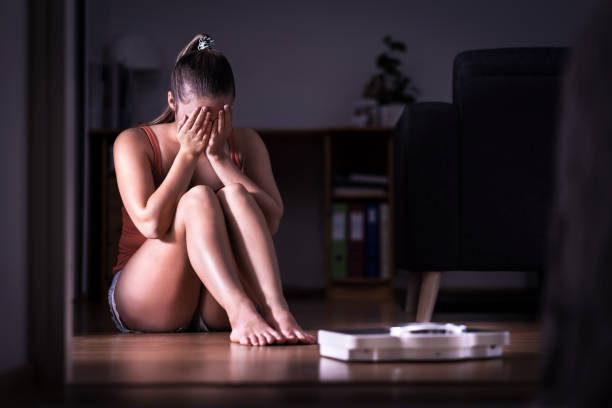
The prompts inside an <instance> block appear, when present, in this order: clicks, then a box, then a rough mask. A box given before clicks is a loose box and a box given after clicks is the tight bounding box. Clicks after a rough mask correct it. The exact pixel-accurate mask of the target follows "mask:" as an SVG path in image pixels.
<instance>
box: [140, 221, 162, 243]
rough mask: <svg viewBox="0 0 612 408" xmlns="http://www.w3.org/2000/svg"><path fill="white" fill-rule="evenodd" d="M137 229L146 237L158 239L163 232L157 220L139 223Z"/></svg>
mask: <svg viewBox="0 0 612 408" xmlns="http://www.w3.org/2000/svg"><path fill="white" fill-rule="evenodd" d="M138 230H139V231H140V233H141V234H142V235H143V236H144V237H145V238H148V239H158V238H160V237H161V236H162V235H163V234H164V233H165V231H164V230H163V228H162V226H161V225H160V223H159V222H158V221H157V220H150V221H145V222H143V223H141V224H140V226H139V228H138Z"/></svg>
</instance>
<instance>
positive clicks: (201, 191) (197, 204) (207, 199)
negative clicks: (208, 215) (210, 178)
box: [176, 185, 219, 213]
mask: <svg viewBox="0 0 612 408" xmlns="http://www.w3.org/2000/svg"><path fill="white" fill-rule="evenodd" d="M218 202H219V200H218V198H217V196H216V194H215V192H214V190H213V189H212V188H210V187H209V186H205V185H197V186H193V187H191V188H190V189H189V190H187V191H186V192H185V193H183V195H182V196H181V198H180V199H179V201H178V204H177V207H176V211H177V213H179V212H188V211H192V210H196V211H197V212H202V210H204V211H207V210H213V211H214V209H215V207H217V205H218Z"/></svg>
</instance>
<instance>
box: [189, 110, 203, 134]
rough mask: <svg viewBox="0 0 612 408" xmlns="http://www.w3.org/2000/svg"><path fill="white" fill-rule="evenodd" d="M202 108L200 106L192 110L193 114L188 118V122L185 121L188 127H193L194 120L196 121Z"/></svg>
mask: <svg viewBox="0 0 612 408" xmlns="http://www.w3.org/2000/svg"><path fill="white" fill-rule="evenodd" d="M201 110H202V107H200V106H198V107H197V108H195V110H194V111H193V112H191V115H189V119H187V123H185V125H186V126H187V129H191V127H192V126H193V122H195V120H196V117H197V116H198V114H199V113H200V111H201Z"/></svg>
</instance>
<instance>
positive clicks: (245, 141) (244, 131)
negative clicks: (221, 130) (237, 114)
mask: <svg viewBox="0 0 612 408" xmlns="http://www.w3.org/2000/svg"><path fill="white" fill-rule="evenodd" d="M234 136H235V137H236V144H237V145H238V148H239V149H240V150H241V151H242V152H244V153H246V152H248V151H249V150H250V149H252V147H253V146H254V145H257V144H259V142H261V141H262V139H261V136H260V135H259V133H257V131H255V130H254V129H251V128H248V127H243V126H239V127H234Z"/></svg>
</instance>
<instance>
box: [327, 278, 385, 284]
mask: <svg viewBox="0 0 612 408" xmlns="http://www.w3.org/2000/svg"><path fill="white" fill-rule="evenodd" d="M330 283H331V284H332V285H362V284H375V285H385V284H388V283H391V279H389V278H366V277H357V276H355V277H350V276H349V277H347V278H332V279H331V280H330Z"/></svg>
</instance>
